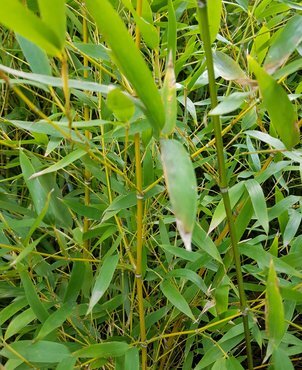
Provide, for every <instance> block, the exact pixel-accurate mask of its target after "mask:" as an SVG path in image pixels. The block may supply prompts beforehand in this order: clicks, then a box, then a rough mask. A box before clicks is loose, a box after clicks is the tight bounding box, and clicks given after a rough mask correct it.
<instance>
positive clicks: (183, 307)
mask: <svg viewBox="0 0 302 370" xmlns="http://www.w3.org/2000/svg"><path fill="white" fill-rule="evenodd" d="M160 289H161V291H162V292H163V294H164V295H165V296H166V298H167V299H168V301H170V302H171V303H172V304H173V305H174V306H175V307H176V308H177V309H178V310H179V311H181V312H182V313H184V314H185V315H186V316H188V317H190V319H192V320H195V317H194V315H193V313H192V311H191V308H190V306H189V305H188V302H187V301H186V300H185V299H184V297H183V296H182V295H181V293H180V292H179V290H178V289H177V288H176V287H175V286H174V285H172V284H171V283H170V281H169V280H164V281H163V282H162V283H161V285H160Z"/></svg>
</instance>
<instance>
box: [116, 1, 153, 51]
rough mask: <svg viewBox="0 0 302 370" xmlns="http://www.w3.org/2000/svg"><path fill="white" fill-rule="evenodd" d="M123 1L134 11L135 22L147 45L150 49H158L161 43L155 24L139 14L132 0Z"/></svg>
mask: <svg viewBox="0 0 302 370" xmlns="http://www.w3.org/2000/svg"><path fill="white" fill-rule="evenodd" d="M122 2H123V4H124V5H125V6H126V8H128V9H129V10H130V12H131V13H132V15H133V18H134V20H135V23H136V24H137V26H138V27H139V30H140V32H141V34H142V36H143V39H144V41H145V43H146V45H147V46H148V47H149V48H150V49H157V48H158V45H159V37H158V32H157V30H156V28H155V27H154V26H153V24H151V23H149V22H147V21H146V20H145V19H144V18H142V17H140V16H139V15H138V14H137V12H136V10H135V9H134V6H133V5H132V2H131V0H122Z"/></svg>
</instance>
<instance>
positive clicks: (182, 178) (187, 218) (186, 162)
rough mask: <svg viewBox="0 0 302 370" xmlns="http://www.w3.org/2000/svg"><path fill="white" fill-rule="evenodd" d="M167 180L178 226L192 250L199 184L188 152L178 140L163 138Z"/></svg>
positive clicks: (163, 156)
mask: <svg viewBox="0 0 302 370" xmlns="http://www.w3.org/2000/svg"><path fill="white" fill-rule="evenodd" d="M160 143H161V158H162V163H163V169H164V175H165V180H166V184H167V188H168V193H169V197H170V200H171V204H172V209H173V212H174V214H175V217H176V223H177V228H178V231H179V233H180V236H181V237H182V240H183V242H184V245H185V247H186V249H187V250H191V240H192V232H193V229H194V225H195V218H196V210H197V184H196V177H195V172H194V169H193V165H192V162H191V159H190V157H189V155H188V153H187V152H186V151H185V149H184V147H183V146H182V144H181V143H179V142H178V141H176V140H168V139H162V140H161V142H160Z"/></svg>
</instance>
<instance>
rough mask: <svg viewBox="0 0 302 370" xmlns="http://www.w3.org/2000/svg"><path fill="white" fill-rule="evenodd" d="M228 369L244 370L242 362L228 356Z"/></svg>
mask: <svg viewBox="0 0 302 370" xmlns="http://www.w3.org/2000/svg"><path fill="white" fill-rule="evenodd" d="M225 364H226V369H227V370H244V369H243V367H242V366H241V364H240V362H239V361H238V360H237V359H236V358H235V357H232V356H230V357H228V358H227V359H226V363H225Z"/></svg>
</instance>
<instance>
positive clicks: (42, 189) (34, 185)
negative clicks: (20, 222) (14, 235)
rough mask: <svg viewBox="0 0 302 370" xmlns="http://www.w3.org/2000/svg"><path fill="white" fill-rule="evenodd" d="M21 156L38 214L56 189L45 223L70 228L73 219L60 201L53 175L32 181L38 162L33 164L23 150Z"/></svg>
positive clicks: (25, 176)
mask: <svg viewBox="0 0 302 370" xmlns="http://www.w3.org/2000/svg"><path fill="white" fill-rule="evenodd" d="M19 156H20V165H21V169H22V174H23V176H24V180H25V183H26V185H27V187H28V190H29V192H30V195H31V197H32V200H33V203H34V206H35V210H36V212H37V214H40V213H41V212H42V210H43V208H44V205H45V203H46V202H47V196H48V194H49V193H50V192H51V191H52V190H53V189H54V191H53V192H52V196H51V201H50V204H49V207H48V210H47V213H46V215H45V218H44V222H48V223H51V224H54V223H58V224H59V225H60V227H67V228H68V227H70V226H71V223H72V218H71V215H70V213H69V212H68V209H67V208H66V206H65V205H64V204H63V203H62V202H61V201H60V199H59V198H60V195H61V194H60V191H59V188H58V186H57V184H56V183H55V178H54V177H53V176H52V175H51V174H47V175H44V176H41V177H39V178H35V179H32V180H30V179H29V178H30V177H31V176H32V175H33V174H34V173H35V172H36V167H34V165H33V163H35V165H36V163H37V162H36V161H35V162H34V161H33V162H31V161H30V160H29V158H28V157H27V156H26V154H25V153H24V152H23V151H22V150H21V151H20V155H19Z"/></svg>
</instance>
